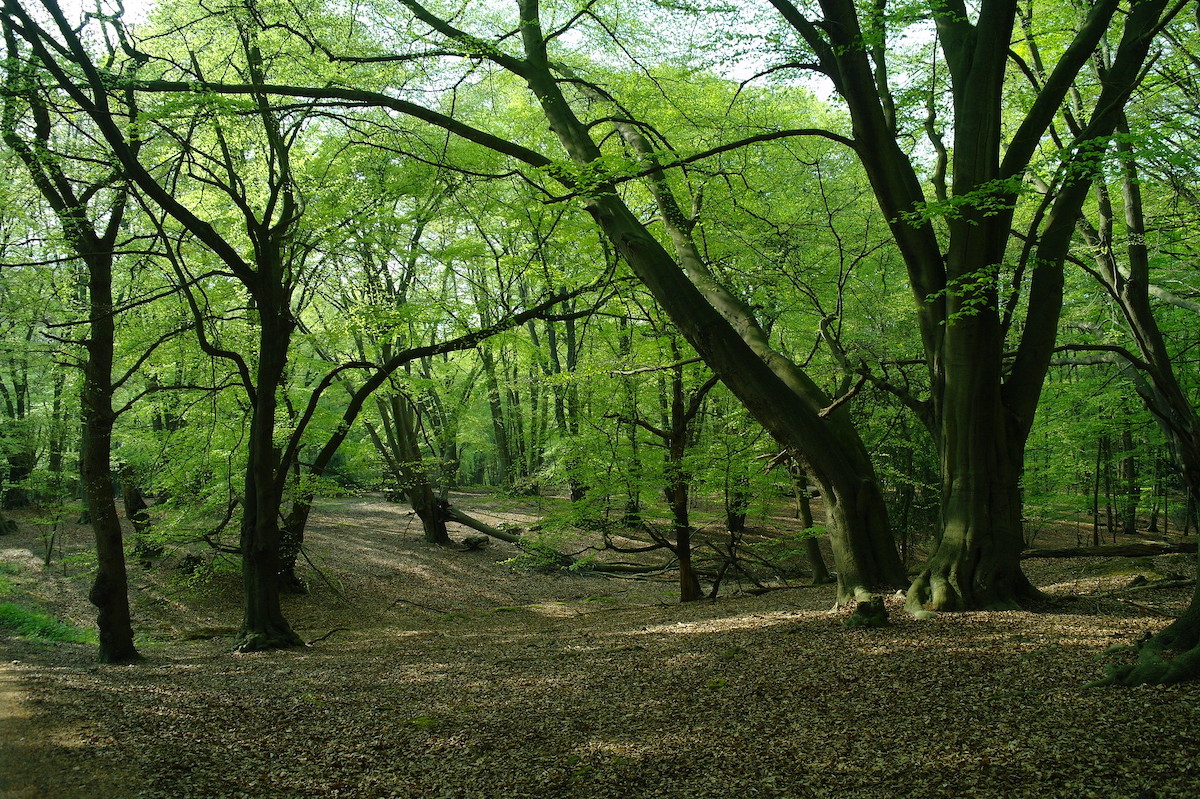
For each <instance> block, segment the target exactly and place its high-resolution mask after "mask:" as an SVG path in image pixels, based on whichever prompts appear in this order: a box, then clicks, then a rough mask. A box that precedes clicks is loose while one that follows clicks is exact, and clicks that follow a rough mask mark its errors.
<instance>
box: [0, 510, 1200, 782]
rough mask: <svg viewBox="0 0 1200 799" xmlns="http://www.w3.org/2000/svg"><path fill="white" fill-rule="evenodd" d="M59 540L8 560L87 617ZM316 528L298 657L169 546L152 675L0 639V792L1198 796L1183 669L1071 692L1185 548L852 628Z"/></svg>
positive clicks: (1059, 570)
mask: <svg viewBox="0 0 1200 799" xmlns="http://www.w3.org/2000/svg"><path fill="white" fill-rule="evenodd" d="M488 518H490V519H492V520H493V521H495V520H497V519H498V518H501V517H500V516H497V515H493V516H490V517H488ZM63 535H64V538H62V539H61V540H60V544H61V546H62V548H63V552H62V553H61V554H63V559H62V560H61V561H60V562H55V563H52V565H51V567H50V568H49V569H43V568H42V565H41V563H40V561H39V558H40V557H41V556H42V554H43V552H42V551H40V550H39V547H41V546H42V545H43V543H44V542H42V541H41V540H40V539H39V537H38V535H37V533H36V531H35V530H33V529H32V528H27V527H23V528H22V530H20V531H18V532H17V533H15V534H12V535H9V536H4V537H0V561H3V563H4V564H6V565H5V574H6V576H7V579H8V582H9V584H10V591H13V590H15V591H16V592H18V593H19V594H21V596H22V598H23V599H27V600H29V599H32V600H36V601H40V602H42V603H44V606H45V607H47V608H50V609H52V610H53V611H54V612H56V613H58V614H59V615H61V616H63V617H64V618H70V619H74V620H75V621H76V622H77V623H80V624H86V623H88V622H89V620H90V616H91V613H90V611H89V609H88V606H87V605H86V600H85V598H84V597H85V594H86V590H84V588H83V586H84V585H85V584H86V569H85V568H84V567H83V566H81V565H79V564H74V565H72V563H71V557H70V553H71V552H72V551H73V550H74V549H78V548H83V547H85V546H86V543H87V536H88V533H87V530H86V529H84V528H77V529H75V528H71V529H65V530H64V531H63ZM309 546H310V550H311V552H312V557H313V561H314V563H316V564H317V565H318V566H320V568H321V570H322V572H323V574H324V577H325V580H327V582H326V581H325V580H322V578H320V577H318V576H316V575H315V573H313V572H312V571H311V570H310V571H309V572H308V576H309V578H310V580H311V582H312V592H311V594H309V595H307V596H299V597H288V598H287V599H286V612H287V615H288V617H289V619H290V620H291V621H292V622H293V623H294V625H295V626H296V627H297V628H298V629H299V631H300V633H301V635H302V636H303V637H304V638H305V640H309V641H315V643H313V644H312V645H311V646H310V647H308V648H306V649H304V650H296V651H286V652H269V653H261V654H252V655H237V654H232V653H231V652H230V639H229V636H230V635H231V634H232V632H233V631H234V630H235V628H236V627H237V625H238V622H239V619H240V612H239V609H238V593H239V583H238V579H237V578H236V577H235V576H233V575H231V574H230V575H218V576H217V577H215V578H214V579H212V580H211V581H208V582H205V583H201V584H191V583H189V582H188V581H186V580H185V579H183V578H182V577H180V576H179V575H178V573H177V572H175V571H173V570H171V569H170V568H168V566H166V565H160V566H158V567H156V568H154V569H151V570H149V571H143V570H142V569H140V568H138V567H137V566H134V567H133V568H132V569H131V571H132V580H133V590H132V594H133V597H134V600H135V616H136V621H137V625H138V627H139V629H140V630H142V631H143V632H144V634H145V637H146V640H145V641H144V642H143V643H142V645H141V648H142V651H143V653H144V654H145V655H146V656H147V660H146V662H145V663H144V664H140V665H136V666H102V665H97V664H96V663H95V662H94V652H93V649H94V646H93V645H91V644H83V643H81V644H67V643H60V644H48V643H38V642H34V641H28V640H24V639H20V638H16V637H13V636H9V637H3V636H5V635H6V634H4V633H0V742H2V744H0V788H4V789H6V790H7V793H5V794H4V796H6V797H12V799H30V798H32V797H47V798H48V799H85V798H86V799H123V798H124V797H143V798H145V799H151V798H153V799H159V798H160V797H161V799H179V798H181V797H182V798H184V799H188V798H191V797H195V798H196V799H200V798H204V799H217V798H224V797H272V798H273V799H274V798H278V797H364V798H366V797H489V798H491V797H498V798H499V797H503V798H508V797H539V798H543V797H544V798H552V797H622V799H624V798H626V797H680V798H681V799H684V798H686V799H698V798H700V797H704V798H706V799H707V798H708V797H737V798H739V799H741V798H746V799H749V798H750V797H772V798H773V799H784V798H795V799H800V798H801V797H824V796H830V797H833V796H836V797H1001V796H1003V797H1026V796H1028V797H1035V796H1036V797H1162V798H1165V797H1194V796H1197V795H1200V737H1198V736H1197V731H1198V730H1200V684H1192V685H1182V686H1174V687H1169V688H1137V689H1113V688H1085V687H1084V685H1085V683H1087V682H1088V681H1089V680H1092V679H1095V678H1096V677H1098V676H1099V675H1100V674H1101V673H1102V667H1103V662H1104V657H1103V654H1102V653H1103V652H1104V650H1105V649H1106V648H1107V647H1109V646H1110V645H1112V644H1114V643H1133V642H1134V641H1136V640H1137V639H1138V637H1139V636H1141V635H1143V634H1145V633H1146V632H1148V631H1153V630H1156V629H1158V628H1160V627H1161V626H1162V625H1163V624H1165V623H1166V621H1167V619H1166V618H1165V617H1164V616H1163V615H1161V613H1164V612H1167V613H1169V612H1171V610H1172V609H1176V610H1177V609H1178V608H1180V607H1182V605H1183V604H1184V603H1185V602H1186V599H1187V597H1188V595H1189V589H1186V588H1181V589H1173V590H1147V591H1140V592H1137V594H1136V595H1135V594H1121V593H1112V592H1113V591H1114V590H1115V589H1119V588H1120V587H1121V586H1123V585H1125V584H1127V583H1128V582H1129V579H1130V577H1131V576H1132V574H1135V573H1140V574H1144V575H1146V576H1147V577H1149V578H1151V579H1155V578H1158V577H1163V576H1168V575H1173V574H1175V575H1178V574H1186V575H1189V576H1190V575H1192V574H1194V563H1193V559H1192V558H1191V557H1190V556H1166V557H1159V558H1154V559H1139V560H1137V561H1132V562H1128V563H1127V562H1123V561H1121V562H1118V561H1115V560H1101V559H1078V560H1071V561H1050V560H1045V561H1041V560H1033V561H1027V566H1028V571H1029V573H1030V575H1031V577H1032V578H1033V580H1034V582H1035V583H1036V584H1038V585H1040V586H1041V587H1042V588H1043V589H1044V590H1046V591H1047V592H1048V593H1050V594H1052V595H1054V596H1057V597H1060V598H1061V601H1060V602H1057V603H1055V604H1054V605H1053V606H1052V607H1048V608H1047V609H1045V610H1044V611H1043V612H1038V613H1028V612H1019V613H1018V612H1006V613H963V614H946V615H943V616H939V617H938V618H936V619H934V620H932V621H915V620H912V619H910V618H909V617H907V616H906V615H905V614H903V613H902V612H901V611H900V609H899V605H900V603H899V601H898V600H891V601H890V606H891V609H892V611H893V612H892V620H893V624H892V626H890V627H887V628H883V629H869V630H849V629H846V628H845V627H843V624H842V621H843V619H844V614H836V613H831V612H829V608H830V606H831V604H832V596H833V595H832V589H830V588H829V587H821V588H808V587H799V585H798V586H797V587H795V588H792V589H788V590H779V591H773V592H770V593H768V594H766V595H762V596H752V595H748V594H742V595H732V596H723V597H721V598H720V599H719V600H717V601H715V602H710V601H703V602H699V603H693V604H689V605H683V606H681V605H678V604H675V603H674V602H673V597H672V595H673V586H672V585H671V583H670V582H667V581H662V580H660V581H645V580H640V581H634V580H619V579H606V578H600V577H594V576H585V575H574V574H557V575H549V574H534V573H528V572H521V571H515V570H514V569H513V568H511V567H510V566H507V565H504V564H502V563H499V561H502V560H504V559H505V558H508V557H511V556H512V555H513V554H514V553H515V550H513V549H512V548H511V547H510V546H509V545H506V544H502V543H500V542H492V543H491V544H489V545H488V546H487V547H484V548H483V549H480V550H477V551H470V552H456V551H449V550H442V549H436V548H432V547H429V546H428V545H426V544H424V543H423V542H422V541H421V538H420V529H419V525H417V524H415V523H414V522H413V520H412V518H411V517H410V516H408V515H406V514H405V513H404V511H403V508H402V507H400V506H396V505H389V504H386V503H384V502H382V501H370V500H360V499H354V500H352V499H339V500H330V501H328V502H327V503H325V505H324V506H323V508H322V509H321V513H320V515H319V516H318V517H316V518H314V523H313V525H312V528H311V532H310V543H309ZM800 585H802V583H801V584H800ZM335 589H336V590H335ZM1130 597H1133V599H1131V598H1130ZM11 598H12V596H11V595H10V596H9V597H0V601H4V600H5V599H11ZM1134 600H1136V602H1135V601H1134ZM317 639H320V640H317ZM1109 657H1112V656H1109Z"/></svg>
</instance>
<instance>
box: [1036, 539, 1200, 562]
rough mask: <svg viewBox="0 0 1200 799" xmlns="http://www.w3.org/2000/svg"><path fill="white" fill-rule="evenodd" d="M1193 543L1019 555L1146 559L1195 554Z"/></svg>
mask: <svg viewBox="0 0 1200 799" xmlns="http://www.w3.org/2000/svg"><path fill="white" fill-rule="evenodd" d="M1195 552H1196V542H1195V541H1180V542H1178V543H1175V544H1171V543H1167V542H1166V541H1145V542H1139V543H1134V544H1105V545H1102V546H1098V547H1070V548H1068V549H1027V550H1025V551H1024V552H1022V553H1021V559H1022V560H1024V559H1026V558H1146V557H1152V556H1154V555H1174V554H1195Z"/></svg>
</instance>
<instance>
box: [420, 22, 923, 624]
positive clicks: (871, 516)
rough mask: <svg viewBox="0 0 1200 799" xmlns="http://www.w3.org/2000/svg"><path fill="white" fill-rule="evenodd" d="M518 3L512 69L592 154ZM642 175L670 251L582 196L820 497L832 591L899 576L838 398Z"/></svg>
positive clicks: (594, 158)
mask: <svg viewBox="0 0 1200 799" xmlns="http://www.w3.org/2000/svg"><path fill="white" fill-rule="evenodd" d="M519 7H520V14H521V39H522V41H523V44H524V50H525V58H524V60H523V61H522V62H521V65H520V69H519V72H520V74H521V76H522V77H523V78H524V80H525V81H526V83H527V85H528V86H529V89H530V90H531V91H532V92H533V94H534V95H535V96H536V98H537V100H538V103H539V104H540V106H541V108H542V111H543V113H544V115H545V117H546V120H547V121H548V122H549V124H550V128H551V129H552V130H553V132H554V133H555V134H556V136H557V137H558V139H559V141H560V143H561V144H562V146H563V148H564V150H565V151H566V153H567V154H568V156H569V157H570V158H571V160H572V161H575V162H577V163H580V164H585V165H589V167H590V166H591V165H594V164H596V163H598V162H600V159H601V152H600V148H599V146H597V144H596V142H595V141H594V140H593V139H592V137H591V132H590V129H589V127H588V126H586V125H585V124H584V123H583V122H581V121H580V120H579V118H578V117H577V116H576V115H575V113H574V112H573V110H572V108H571V105H570V103H569V102H568V101H567V98H566V97H565V96H564V95H563V93H562V90H561V86H560V83H559V81H558V80H557V78H556V76H555V75H554V73H553V72H552V70H551V68H550V62H549V57H548V54H547V52H546V39H545V38H543V34H542V28H541V20H540V18H539V14H538V8H537V3H536V2H533V1H532V0H521V2H520V3H519ZM433 24H435V25H437V23H436V21H435V22H434V23H433ZM618 116H619V117H623V114H622V113H619V112H618ZM615 124H616V127H617V129H618V132H619V134H620V135H621V136H622V138H623V139H624V140H625V141H626V143H627V144H628V145H629V146H630V147H632V148H633V149H634V150H635V151H637V152H639V154H640V155H641V156H642V157H643V159H644V160H645V162H646V163H647V164H650V165H653V163H654V155H653V152H652V150H651V148H650V146H649V144H648V143H646V142H645V140H644V138H642V139H639V132H638V131H637V130H636V128H635V126H633V125H630V124H625V123H622V122H618V123H615ZM601 174H603V170H602V171H601ZM648 185H649V187H650V189H651V191H652V193H653V194H654V196H655V200H656V202H657V204H658V208H659V211H660V213H661V217H662V219H663V221H664V222H665V224H666V227H667V232H668V234H669V235H670V237H671V241H672V244H673V246H674V247H675V251H676V255H677V256H678V260H677V259H676V257H673V256H672V255H671V254H670V253H668V252H667V250H666V249H665V248H664V247H663V245H662V244H661V243H659V241H658V239H657V238H656V237H655V236H654V235H653V234H652V233H651V232H650V231H649V230H647V228H646V226H645V225H644V224H643V223H642V222H641V221H639V220H638V218H637V217H636V216H635V215H634V214H633V212H632V211H631V210H630V209H629V207H628V206H627V205H626V204H625V203H624V202H623V201H622V200H621V198H620V197H619V196H618V194H617V192H616V188H615V186H613V185H611V184H607V183H602V184H600V185H597V186H595V187H594V188H592V187H590V188H589V189H588V190H587V192H586V194H585V196H584V198H583V200H584V207H585V208H586V210H587V211H588V213H589V214H591V216H592V218H593V219H594V220H595V221H596V222H597V224H598V225H599V226H600V228H601V230H603V231H604V234H605V236H606V237H607V238H608V240H609V241H610V242H612V244H613V246H614V247H615V248H616V249H617V251H618V252H620V253H621V255H622V256H623V257H624V258H625V261H626V263H628V264H629V266H630V268H631V269H632V270H633V272H634V273H635V274H636V275H637V277H638V279H639V280H641V282H642V283H643V284H644V285H645V286H646V288H647V289H648V290H649V291H650V292H651V294H653V295H654V298H655V300H657V301H658V303H659V305H661V306H662V308H663V310H664V311H666V313H667V315H668V316H669V317H670V318H671V321H672V322H674V323H675V325H676V326H677V327H678V328H679V331H680V333H681V334H682V335H683V336H684V338H686V339H687V341H688V343H689V344H691V345H692V348H693V349H695V350H696V352H697V353H698V354H699V355H700V357H701V358H703V359H704V361H705V362H706V363H707V364H708V365H709V367H710V368H712V370H713V371H714V372H716V373H717V374H718V375H720V377H721V380H722V382H723V383H725V385H726V386H727V387H728V388H729V389H730V390H731V391H732V392H733V393H734V395H735V396H737V397H738V399H739V400H741V402H742V403H743V404H744V405H745V406H746V408H747V410H749V411H750V413H751V414H752V415H753V416H754V417H755V418H756V419H757V420H758V422H759V423H760V424H762V425H763V426H764V427H765V428H766V429H767V430H768V431H769V432H770V433H771V434H772V435H773V436H774V437H775V439H776V440H777V441H779V442H780V443H781V444H782V445H783V446H784V447H785V448H787V449H789V450H792V451H794V452H795V453H796V454H797V455H799V456H801V457H803V458H804V459H805V460H806V461H807V462H808V465H809V467H810V472H811V473H812V475H813V477H814V478H815V479H816V480H817V481H818V483H819V484H820V485H821V486H822V487H823V488H824V490H825V496H826V497H827V498H828V508H829V521H830V535H831V538H833V539H834V541H835V547H834V552H835V556H836V557H837V558H838V563H837V568H838V599H839V601H842V602H844V601H847V600H849V599H850V598H852V597H853V596H855V595H860V594H863V593H868V592H870V591H871V590H872V589H880V588H887V589H893V590H894V589H896V588H901V587H904V586H906V585H907V584H908V579H907V576H906V575H905V573H904V568H903V566H902V565H901V563H900V558H899V555H898V554H897V553H896V547H895V544H894V542H893V540H892V534H891V529H890V528H889V526H888V514H887V507H886V505H885V504H884V502H883V495H882V493H881V491H880V488H879V481H878V479H877V478H876V475H875V470H874V467H873V465H872V464H871V461H870V457H869V456H868V454H867V450H866V447H865V445H864V444H863V443H862V440H861V439H860V438H859V437H858V434H857V431H855V430H854V428H853V425H852V423H851V421H850V419H849V417H848V415H847V413H846V409H845V408H839V409H834V408H832V407H831V406H830V404H829V400H828V397H826V396H825V395H824V392H822V391H821V390H820V388H819V387H817V385H816V384H815V383H813V382H812V380H811V379H810V378H808V376H807V375H805V374H804V373H803V372H802V371H801V370H800V369H799V368H798V367H796V365H795V364H794V363H791V362H790V361H788V360H787V359H786V358H785V357H784V356H783V355H782V354H781V353H779V352H777V351H775V350H774V349H773V348H772V347H771V346H770V342H769V340H768V339H767V337H766V335H765V333H764V332H763V330H762V329H761V327H760V326H759V325H758V323H757V322H756V321H755V319H754V317H753V315H752V314H751V312H750V310H749V308H748V307H747V306H746V305H745V304H744V303H741V302H740V301H738V300H737V299H736V298H735V297H733V295H732V294H730V293H729V292H728V291H727V290H725V289H724V288H723V287H722V286H720V284H719V283H717V281H715V280H714V279H712V276H711V274H709V272H708V268H707V264H705V263H704V262H703V258H702V257H701V254H700V252H699V249H698V248H697V246H696V244H695V242H694V241H692V240H691V233H690V231H691V227H692V226H691V225H690V224H689V223H688V221H687V220H686V219H685V218H684V216H683V213H682V212H681V211H680V208H679V205H678V203H677V202H676V201H675V199H674V197H673V196H672V194H671V191H670V187H669V186H667V185H666V180H665V176H664V175H663V173H662V172H661V171H658V170H651V173H650V174H649V175H648ZM701 287H703V288H701ZM718 308H719V310H718Z"/></svg>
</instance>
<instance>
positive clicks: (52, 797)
mask: <svg viewBox="0 0 1200 799" xmlns="http://www.w3.org/2000/svg"><path fill="white" fill-rule="evenodd" d="M84 746H85V744H84V741H83V739H82V737H81V735H80V732H79V730H78V729H77V728H75V727H73V726H72V725H69V724H65V723H63V722H61V721H60V720H58V719H54V718H51V717H49V716H48V715H46V714H44V713H40V712H38V710H37V709H36V707H35V706H34V702H33V699H32V697H31V696H30V695H29V693H28V690H27V689H26V687H25V686H24V685H23V684H22V674H21V671H20V670H19V668H17V667H14V666H13V665H12V664H11V663H10V662H7V661H4V662H0V799H123V797H127V796H132V795H133V783H132V782H131V780H130V778H129V775H128V774H123V773H120V772H114V771H113V770H112V769H100V770H96V769H94V768H92V767H91V763H90V762H88V761H89V759H88V758H87V756H86V755H87V751H86V750H85V749H84Z"/></svg>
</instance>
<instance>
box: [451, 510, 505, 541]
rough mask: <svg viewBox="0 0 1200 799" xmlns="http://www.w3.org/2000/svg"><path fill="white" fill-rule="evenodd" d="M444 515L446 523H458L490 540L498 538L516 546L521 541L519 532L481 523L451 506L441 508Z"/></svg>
mask: <svg viewBox="0 0 1200 799" xmlns="http://www.w3.org/2000/svg"><path fill="white" fill-rule="evenodd" d="M442 510H443V512H444V513H445V514H446V521H450V522H458V523H459V524H461V525H462V526H463V527H470V528H471V529H472V530H477V531H479V532H481V533H483V534H484V535H490V536H491V537H492V538H499V539H500V540H501V541H507V542H508V543H510V544H516V543H519V542H520V541H521V530H520V529H519V528H518V529H515V530H504V529H501V528H499V527H493V526H492V525H490V524H488V523H487V522H481V521H480V520H479V519H476V518H475V517H474V516H468V515H467V514H465V513H463V512H462V511H461V510H459V509H458V508H456V507H454V506H453V505H450V504H446V505H444V506H443V507H442Z"/></svg>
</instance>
